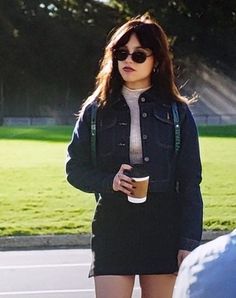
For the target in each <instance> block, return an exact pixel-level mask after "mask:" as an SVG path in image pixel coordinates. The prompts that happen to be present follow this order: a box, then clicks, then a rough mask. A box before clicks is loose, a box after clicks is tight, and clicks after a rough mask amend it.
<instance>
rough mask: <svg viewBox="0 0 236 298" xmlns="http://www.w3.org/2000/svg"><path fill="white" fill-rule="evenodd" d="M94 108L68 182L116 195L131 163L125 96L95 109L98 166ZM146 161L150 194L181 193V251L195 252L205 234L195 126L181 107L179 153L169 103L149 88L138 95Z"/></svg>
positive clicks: (80, 124)
mask: <svg viewBox="0 0 236 298" xmlns="http://www.w3.org/2000/svg"><path fill="white" fill-rule="evenodd" d="M91 105H92V104H90V105H88V106H87V108H86V109H85V111H84V113H83V115H81V116H80V118H79V120H78V121H77V123H76V125H75V128H74V132H73V136H72V140H71V143H70V144H69V147H68V159H67V163H66V172H67V179H68V181H69V183H70V184H72V185H73V186H74V187H76V188H78V189H80V190H82V191H85V192H99V193H100V194H101V195H106V194H107V193H113V194H114V195H117V193H116V192H114V191H113V189H112V184H113V178H114V176H115V174H116V173H117V171H118V170H119V168H120V166H121V164H123V163H127V164H130V160H129V134H130V111H129V108H128V105H127V103H126V101H125V99H124V97H123V96H122V95H117V96H113V97H112V99H111V100H110V101H109V103H108V104H107V105H106V106H105V107H104V108H99V109H98V111H97V148H96V151H97V166H96V167H94V166H93V163H92V160H91V136H90V123H91ZM139 106H140V125H141V137H142V149H143V163H144V164H146V168H147V170H148V173H149V176H150V185H149V192H167V191H172V190H173V191H176V192H178V196H179V201H180V204H181V239H180V244H179V248H180V249H186V250H189V251H191V250H193V249H194V248H195V247H197V246H198V245H199V241H200V240H201V235H202V209H203V208H202V197H201V192H200V186H199V185H200V182H201V161H200V155H199V144H198V133H197V128H196V125H195V122H194V119H193V117H192V114H191V112H190V110H189V108H188V106H187V105H186V104H184V103H178V110H179V116H180V126H181V146H180V150H179V152H178V154H177V156H176V154H175V150H174V149H175V134H174V123H173V116H172V111H171V102H170V101H167V100H165V99H164V98H163V97H161V96H159V95H158V94H157V92H156V90H155V89H149V90H147V91H145V92H144V93H142V94H141V95H140V97H139Z"/></svg>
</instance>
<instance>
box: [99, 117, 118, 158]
mask: <svg viewBox="0 0 236 298" xmlns="http://www.w3.org/2000/svg"><path fill="white" fill-rule="evenodd" d="M116 124H117V117H116V116H112V115H108V116H106V117H103V118H102V119H100V120H99V122H98V127H97V129H98V135H97V145H98V152H99V155H100V156H101V157H107V156H110V155H112V153H113V152H114V151H115V144H116Z"/></svg>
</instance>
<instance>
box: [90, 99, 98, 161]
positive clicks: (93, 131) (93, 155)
mask: <svg viewBox="0 0 236 298" xmlns="http://www.w3.org/2000/svg"><path fill="white" fill-rule="evenodd" d="M97 108H98V107H97V104H96V103H94V104H93V105H92V110H91V158H92V163H93V165H94V166H96V164H97V162H96V159H97V158H96V120H97Z"/></svg>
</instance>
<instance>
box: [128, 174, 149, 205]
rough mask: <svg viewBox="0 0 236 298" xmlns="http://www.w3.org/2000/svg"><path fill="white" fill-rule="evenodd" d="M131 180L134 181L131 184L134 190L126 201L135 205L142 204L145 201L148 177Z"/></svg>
mask: <svg viewBox="0 0 236 298" xmlns="http://www.w3.org/2000/svg"><path fill="white" fill-rule="evenodd" d="M132 179H133V180H134V182H132V184H133V186H134V187H135V188H134V189H133V191H132V195H129V196H128V201H129V202H131V203H136V204H139V203H144V202H145V201H146V199H147V190H148V182H149V176H146V177H139V178H136V177H132Z"/></svg>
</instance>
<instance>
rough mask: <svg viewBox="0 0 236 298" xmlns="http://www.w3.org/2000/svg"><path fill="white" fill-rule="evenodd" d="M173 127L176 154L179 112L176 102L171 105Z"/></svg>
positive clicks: (176, 151) (178, 134)
mask: <svg viewBox="0 0 236 298" xmlns="http://www.w3.org/2000/svg"><path fill="white" fill-rule="evenodd" d="M171 108H172V114H173V120H174V126H175V153H176V154H177V153H178V151H179V149H180V121H179V112H178V107H177V104H176V102H173V103H172V104H171Z"/></svg>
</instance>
